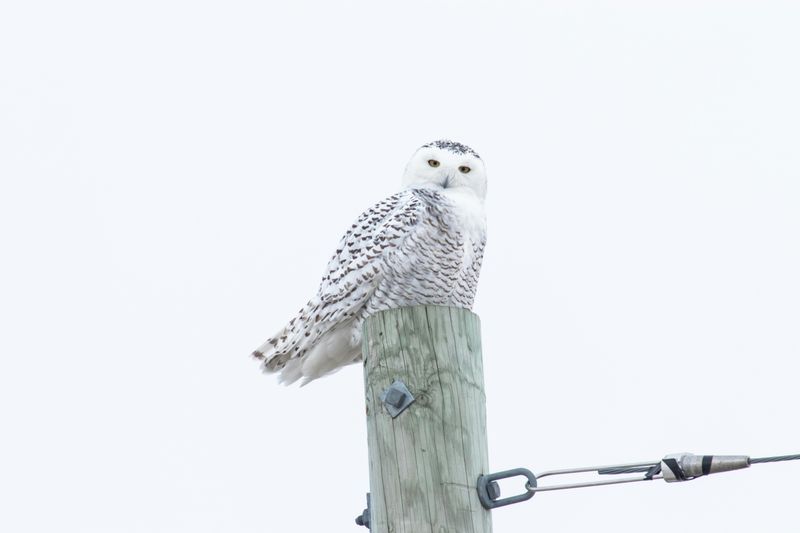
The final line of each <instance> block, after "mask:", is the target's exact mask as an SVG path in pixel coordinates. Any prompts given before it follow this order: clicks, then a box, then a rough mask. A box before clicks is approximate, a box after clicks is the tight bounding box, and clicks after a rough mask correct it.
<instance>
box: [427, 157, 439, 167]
mask: <svg viewBox="0 0 800 533" xmlns="http://www.w3.org/2000/svg"><path fill="white" fill-rule="evenodd" d="M428 164H429V165H430V166H432V167H433V168H436V167H438V166H439V162H438V161H437V160H435V159H428Z"/></svg>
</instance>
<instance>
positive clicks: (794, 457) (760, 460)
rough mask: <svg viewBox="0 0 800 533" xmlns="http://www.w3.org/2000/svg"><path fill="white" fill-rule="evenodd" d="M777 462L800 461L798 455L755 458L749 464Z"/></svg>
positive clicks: (799, 454)
mask: <svg viewBox="0 0 800 533" xmlns="http://www.w3.org/2000/svg"><path fill="white" fill-rule="evenodd" d="M778 461H800V453H798V454H797V455H776V456H773V457H756V458H755V459H750V464H754V463H777V462H778Z"/></svg>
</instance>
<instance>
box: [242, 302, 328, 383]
mask: <svg viewBox="0 0 800 533" xmlns="http://www.w3.org/2000/svg"><path fill="white" fill-rule="evenodd" d="M319 307H320V303H319V302H318V301H315V300H311V301H310V302H308V303H307V304H306V305H305V306H304V307H303V308H302V309H300V311H299V312H298V313H297V316H296V317H295V318H293V319H292V320H291V322H289V324H287V325H286V326H285V327H284V328H283V329H281V330H280V331H279V332H278V333H276V334H275V335H273V336H272V337H270V338H269V339H267V341H266V342H265V343H264V344H262V345H261V346H259V347H258V349H256V350H255V351H254V352H253V353H252V356H253V357H254V358H255V359H258V360H259V361H261V366H262V369H263V370H264V372H269V373H272V372H280V371H282V370H285V369H286V368H287V365H289V366H291V365H290V363H291V362H292V361H293V360H298V359H300V358H302V357H303V356H304V355H305V353H306V351H307V350H308V349H309V348H310V347H311V346H313V344H314V343H315V342H316V340H317V339H318V338H319V335H320V334H321V333H322V330H321V328H320V325H318V324H317V323H316V321H315V320H313V319H312V317H314V316H315V315H316V316H318V314H317V311H318V310H319ZM291 370H292V368H288V369H287V370H286V371H285V372H283V373H282V374H286V375H287V376H288V375H291V374H294V372H292V371H291ZM283 377H284V376H283V375H282V376H281V378H283ZM282 381H284V380H283V379H282Z"/></svg>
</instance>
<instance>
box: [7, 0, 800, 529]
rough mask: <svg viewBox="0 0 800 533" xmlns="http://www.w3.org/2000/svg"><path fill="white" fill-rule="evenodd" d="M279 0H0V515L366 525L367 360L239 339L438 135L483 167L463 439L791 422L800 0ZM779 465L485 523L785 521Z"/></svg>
mask: <svg viewBox="0 0 800 533" xmlns="http://www.w3.org/2000/svg"><path fill="white" fill-rule="evenodd" d="M280 4H281V6H280V7H278V3H277V2H272V3H269V2H240V1H228V2H177V1H169V0H168V1H163V0H162V1H158V2H153V1H139V2H128V3H122V2H113V3H110V2H86V1H77V2H35V1H25V2H22V1H13V0H12V1H5V2H3V3H2V6H1V7H0V179H1V180H2V187H0V237H1V240H0V246H1V247H2V248H1V249H2V262H0V271H2V276H0V329H1V330H2V334H1V335H0V428H1V429H0V530H2V531H8V532H14V533H25V532H53V531H59V532H64V533H73V532H112V533H116V532H136V533H150V532H154V533H155V532H170V533H172V532H191V533H206V532H225V533H229V532H273V531H298V532H303V531H336V532H354V533H357V532H358V531H360V530H361V528H358V527H357V526H355V525H354V523H353V519H354V517H355V516H356V515H357V514H359V513H360V512H361V510H362V508H363V506H364V495H365V493H366V492H367V491H368V489H369V487H368V485H369V480H368V473H367V449H366V427H365V418H364V405H363V403H364V399H363V389H362V375H361V368H360V367H359V366H353V367H349V368H346V369H344V370H342V371H341V372H339V373H338V374H335V375H333V376H331V377H329V378H326V379H324V380H321V381H318V382H315V383H313V384H311V385H309V386H307V387H305V388H302V389H300V388H296V387H293V388H285V387H282V386H279V385H278V384H277V383H276V380H275V378H274V377H273V376H264V375H262V374H260V372H259V371H258V367H257V364H256V363H254V362H253V361H252V360H250V359H249V358H248V354H249V353H250V352H251V351H252V350H253V349H254V348H255V347H257V346H258V345H259V344H260V343H261V342H263V341H264V340H265V339H266V338H267V337H268V336H270V335H271V334H272V333H274V332H275V331H276V330H277V329H278V328H279V327H281V326H282V325H283V324H284V323H285V322H286V321H288V319H289V318H291V316H292V314H293V313H294V312H295V311H296V310H297V309H298V308H299V307H300V306H301V305H302V304H303V303H304V302H305V301H306V300H307V299H308V298H309V297H310V296H311V295H312V294H313V293H314V291H315V290H316V286H317V283H318V280H319V277H320V275H321V274H322V270H323V267H324V265H325V261H326V260H327V258H328V257H329V255H330V253H331V252H332V250H333V249H334V247H335V246H336V242H337V240H338V238H339V236H340V235H341V233H342V232H343V231H344V230H345V229H346V228H347V227H348V226H349V224H350V223H351V221H352V219H354V218H355V217H356V216H357V215H358V214H359V213H360V212H361V211H362V210H364V209H365V208H367V207H369V206H370V205H372V204H373V203H374V202H376V201H378V200H380V199H382V198H383V197H385V196H387V195H389V194H391V193H393V192H395V191H396V190H397V189H398V187H399V180H400V175H401V173H402V170H403V167H404V165H405V163H406V161H407V159H408V158H409V157H410V155H411V154H412V153H413V151H414V150H415V149H416V148H417V147H418V146H419V145H421V144H423V143H426V142H429V141H431V140H433V139H437V138H441V137H449V138H452V139H455V140H458V141H461V142H464V143H466V144H469V145H470V146H472V147H473V148H475V149H476V150H477V151H478V152H479V153H480V154H481V155H482V156H483V158H484V160H485V161H486V164H487V168H488V176H489V197H488V218H489V244H488V247H487V251H486V258H485V262H484V269H483V273H482V277H481V283H480V287H479V290H478V297H477V301H476V305H475V309H474V310H475V312H477V313H478V314H479V315H480V316H481V320H482V324H483V346H484V360H485V372H486V394H487V409H488V427H489V457H490V465H491V467H492V469H494V470H502V469H506V468H513V467H518V466H525V467H528V468H530V469H531V470H534V471H542V470H546V469H552V468H561V467H570V466H585V465H592V464H606V463H616V462H628V461H637V460H651V459H658V458H660V457H662V456H663V455H665V454H667V453H673V452H682V451H692V452H696V453H709V454H711V453H717V454H725V453H735V454H738V453H741V454H748V455H752V456H761V455H773V454H783V453H798V452H800V427H799V426H798V414H797V406H798V402H800V392H798V379H797V376H798V371H800V364H798V357H797V356H798V351H800V338H799V337H798V324H800V303H798V302H800V276H798V272H800V238H798V236H799V234H800V150H798V146H800V103H798V101H799V99H798V94H800V69H798V52H800V31H798V27H800V4H798V3H797V2H755V1H751V2H734V1H730V2H718V1H697V0H695V1H691V2H688V1H669V2H667V1H663V2H662V1H648V2H621V1H620V2H564V1H552V2H542V1H536V2H508V1H505V2H504V1H492V2H466V1H464V2H455V1H452V2H421V1H405V2H391V3H390V2H377V1H374V0H373V1H369V2H368V1H350V2H331V1H327V2H323V1H316V2H311V1H303V0H298V1H292V2H282V3H280ZM798 479H800V463H782V464H779V465H759V466H754V467H753V468H751V469H750V470H748V471H743V472H736V473H730V474H719V475H718V476H716V477H710V478H706V479H700V480H697V481H693V482H690V483H685V484H670V485H667V484H665V483H663V482H660V481H659V482H652V483H649V484H633V485H627V486H621V487H611V488H602V489H584V490H581V491H570V492H562V493H547V494H540V495H537V496H536V497H535V498H534V499H533V500H531V501H529V502H526V503H524V504H520V505H516V506H513V507H508V508H503V509H498V510H496V511H494V512H493V518H494V529H495V531H497V532H524V531H559V532H584V531H587V530H600V531H620V532H627V531H631V532H632V531H637V532H638V531H641V530H642V529H647V530H648V531H653V532H668V531H669V532H672V531H674V530H675V528H676V527H680V529H681V530H682V531H685V532H700V531H731V532H750V531H787V530H790V529H793V528H795V527H796V524H797V520H798V518H797V517H798V515H797V488H796V487H797V483H798ZM363 531H366V530H363Z"/></svg>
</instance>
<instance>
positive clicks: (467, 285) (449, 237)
mask: <svg viewBox="0 0 800 533" xmlns="http://www.w3.org/2000/svg"><path fill="white" fill-rule="evenodd" d="M446 192H447V191H443V192H437V191H420V192H419V193H418V197H419V198H420V200H421V202H420V208H419V210H418V212H417V219H416V220H414V223H415V225H416V226H417V229H416V230H415V231H413V232H410V233H409V234H408V236H407V237H406V239H409V242H406V243H404V244H403V245H402V246H400V247H398V248H399V250H403V249H405V250H413V253H402V252H400V251H398V252H392V255H390V257H389V258H388V260H387V261H386V263H385V265H386V266H385V268H386V269H387V271H385V272H384V273H383V274H384V275H383V277H382V280H381V282H380V283H379V284H378V287H377V289H376V291H375V294H374V295H373V296H372V297H371V298H370V300H369V302H368V304H367V306H366V309H365V311H366V315H367V316H368V315H371V314H373V313H375V312H378V311H382V310H385V309H391V308H395V307H402V306H410V305H442V306H453V307H462V308H466V309H471V308H472V304H473V301H474V299H475V291H476V289H477V286H478V277H479V275H480V268H481V262H482V260H483V248H484V245H485V241H486V230H485V218H484V217H483V211H482V206H480V205H472V204H470V198H469V197H466V198H462V197H460V196H459V195H448V194H445V193H446ZM476 204H477V202H476Z"/></svg>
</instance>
